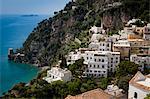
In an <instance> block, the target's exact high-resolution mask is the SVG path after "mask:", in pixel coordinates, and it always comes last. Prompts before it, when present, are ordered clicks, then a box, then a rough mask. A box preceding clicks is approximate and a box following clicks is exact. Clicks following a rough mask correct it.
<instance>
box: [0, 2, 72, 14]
mask: <svg viewBox="0 0 150 99" xmlns="http://www.w3.org/2000/svg"><path fill="white" fill-rule="evenodd" d="M69 1H70V0H0V14H53V12H54V11H59V10H60V9H62V8H64V6H65V5H66V3H67V2H69Z"/></svg>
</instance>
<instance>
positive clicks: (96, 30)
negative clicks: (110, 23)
mask: <svg viewBox="0 0 150 99" xmlns="http://www.w3.org/2000/svg"><path fill="white" fill-rule="evenodd" d="M89 32H93V33H100V34H104V33H105V32H106V31H105V30H104V29H103V28H102V27H96V26H93V27H91V29H90V30H89Z"/></svg>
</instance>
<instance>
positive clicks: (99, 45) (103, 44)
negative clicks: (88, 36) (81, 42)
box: [89, 41, 112, 51]
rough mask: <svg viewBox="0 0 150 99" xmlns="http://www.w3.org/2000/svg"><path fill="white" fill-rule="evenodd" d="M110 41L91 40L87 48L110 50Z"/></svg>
mask: <svg viewBox="0 0 150 99" xmlns="http://www.w3.org/2000/svg"><path fill="white" fill-rule="evenodd" d="M111 46H112V43H111V42H110V41H100V42H91V43H90V44H89V48H91V49H92V48H95V49H96V50H98V51H111Z"/></svg>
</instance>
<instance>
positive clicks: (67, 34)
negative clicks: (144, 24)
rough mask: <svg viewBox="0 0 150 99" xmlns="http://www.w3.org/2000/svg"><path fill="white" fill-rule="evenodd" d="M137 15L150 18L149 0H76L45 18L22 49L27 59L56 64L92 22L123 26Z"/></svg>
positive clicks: (28, 60) (113, 27) (117, 28)
mask: <svg viewBox="0 0 150 99" xmlns="http://www.w3.org/2000/svg"><path fill="white" fill-rule="evenodd" d="M134 17H135V18H142V19H143V20H146V21H149V2H148V0H125V1H124V0H74V2H73V1H72V2H69V3H68V4H66V6H65V7H64V9H63V10H61V11H59V12H55V15H54V16H53V17H51V18H49V19H45V20H43V21H41V22H40V23H39V24H38V26H37V27H36V28H34V30H33V31H32V33H31V34H30V35H29V37H28V38H27V40H26V41H25V42H24V44H23V48H21V49H20V50H19V52H23V53H24V54H25V56H26V57H25V62H27V63H32V64H38V65H39V66H44V65H52V64H53V63H55V62H57V60H58V58H59V55H60V54H62V55H64V54H67V52H68V51H70V50H73V49H74V48H76V46H77V45H76V44H73V45H71V44H72V41H74V38H75V37H76V38H80V39H81V41H82V39H84V37H83V38H81V37H82V36H81V35H83V34H82V33H85V31H87V30H88V29H89V28H90V27H91V26H93V25H97V26H100V24H101V21H102V23H103V26H104V28H105V29H107V30H108V31H111V30H119V29H121V28H122V27H123V24H124V23H125V22H127V21H128V20H129V19H131V18H134ZM85 35H86V34H85ZM82 43H84V42H82ZM81 45H82V44H81ZM81 45H79V46H81ZM83 45H84V44H83ZM77 47H78V46H77Z"/></svg>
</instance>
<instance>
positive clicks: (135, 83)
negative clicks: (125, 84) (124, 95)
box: [128, 72, 150, 99]
mask: <svg viewBox="0 0 150 99" xmlns="http://www.w3.org/2000/svg"><path fill="white" fill-rule="evenodd" d="M147 94H150V74H149V75H146V76H144V75H143V74H142V73H141V72H137V73H136V74H135V76H134V77H133V78H132V79H131V80H130V82H129V90H128V99H144V98H145V97H146V95H147Z"/></svg>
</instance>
